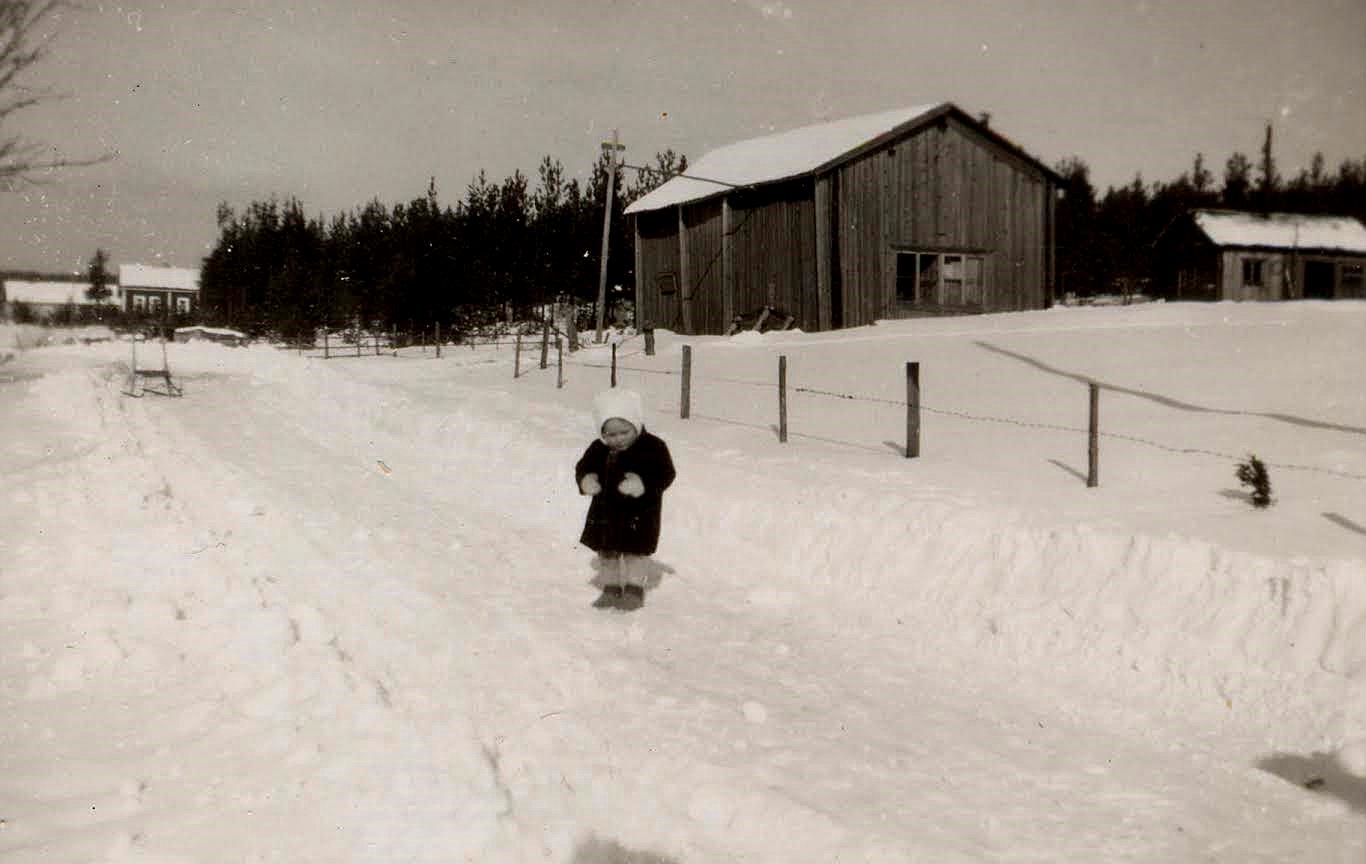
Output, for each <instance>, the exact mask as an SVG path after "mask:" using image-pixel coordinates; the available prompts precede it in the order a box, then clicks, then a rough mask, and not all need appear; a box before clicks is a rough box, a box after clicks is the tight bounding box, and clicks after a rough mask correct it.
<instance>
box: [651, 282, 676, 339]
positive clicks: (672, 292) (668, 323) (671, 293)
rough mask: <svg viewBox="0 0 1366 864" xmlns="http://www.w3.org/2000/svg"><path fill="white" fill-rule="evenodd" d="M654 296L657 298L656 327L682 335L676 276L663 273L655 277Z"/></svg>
mask: <svg viewBox="0 0 1366 864" xmlns="http://www.w3.org/2000/svg"><path fill="white" fill-rule="evenodd" d="M655 296H657V297H658V298H659V309H658V316H659V317H658V318H657V319H656V323H657V324H658V326H660V327H663V328H664V329H665V330H672V331H674V332H675V333H682V332H683V318H682V311H681V307H680V306H679V302H678V299H679V298H678V275H677V274H675V273H672V272H665V273H660V274H659V275H658V276H657V277H655Z"/></svg>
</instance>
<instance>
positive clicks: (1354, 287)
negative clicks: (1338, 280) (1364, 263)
mask: <svg viewBox="0 0 1366 864" xmlns="http://www.w3.org/2000/svg"><path fill="white" fill-rule="evenodd" d="M1342 293H1343V296H1345V297H1360V296H1362V295H1361V265H1360V264H1343V265H1342Z"/></svg>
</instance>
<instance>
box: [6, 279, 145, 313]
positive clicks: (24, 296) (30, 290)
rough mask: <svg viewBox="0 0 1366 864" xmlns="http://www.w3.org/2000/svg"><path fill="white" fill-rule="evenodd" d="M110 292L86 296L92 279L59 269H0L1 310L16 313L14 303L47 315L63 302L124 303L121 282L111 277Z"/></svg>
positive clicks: (89, 304) (80, 303)
mask: <svg viewBox="0 0 1366 864" xmlns="http://www.w3.org/2000/svg"><path fill="white" fill-rule="evenodd" d="M106 287H108V288H109V296H108V297H106V298H105V299H104V300H102V301H100V303H98V304H97V303H96V302H95V301H94V300H91V299H90V298H89V297H87V296H86V291H88V290H89V289H90V280H88V279H86V278H85V276H83V275H82V276H75V275H64V274H60V273H30V272H17V271H15V272H4V273H0V311H4V312H6V313H8V314H10V315H12V314H13V311H14V306H13V304H15V303H22V304H24V305H26V306H28V307H29V308H30V309H31V310H32V311H33V313H34V314H35V315H37V316H38V317H40V318H46V317H48V316H50V315H52V314H53V313H55V312H56V311H57V310H59V309H61V308H62V307H64V306H96V305H103V306H118V305H122V299H123V298H122V297H121V296H120V293H119V286H118V285H117V284H115V283H114V281H113V280H112V279H111V280H110V283H109V285H108V286H106Z"/></svg>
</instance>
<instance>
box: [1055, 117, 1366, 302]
mask: <svg viewBox="0 0 1366 864" xmlns="http://www.w3.org/2000/svg"><path fill="white" fill-rule="evenodd" d="M1324 161H1325V160H1324V157H1323V154H1321V153H1319V154H1316V155H1315V156H1314V158H1313V161H1312V163H1311V165H1310V166H1309V167H1308V168H1304V169H1300V170H1299V172H1298V173H1297V174H1295V175H1294V176H1293V177H1291V178H1289V179H1286V178H1285V177H1284V176H1283V175H1282V174H1281V172H1280V169H1279V168H1278V167H1277V165H1276V160H1275V157H1274V155H1273V152H1272V143H1271V130H1270V129H1269V128H1268V129H1267V133H1266V139H1265V141H1264V143H1263V145H1262V150H1261V158H1260V160H1259V161H1258V162H1257V163H1256V164H1254V163H1253V162H1252V160H1250V159H1249V158H1248V157H1247V156H1246V154H1243V153H1241V152H1236V153H1234V154H1233V155H1232V156H1230V157H1229V158H1228V161H1227V162H1225V163H1224V172H1223V177H1222V182H1218V183H1216V180H1215V176H1214V174H1213V172H1212V171H1210V170H1209V169H1208V168H1207V167H1206V165H1205V159H1204V156H1203V154H1196V157H1195V162H1194V164H1193V165H1192V166H1191V169H1190V170H1189V171H1186V172H1184V173H1182V174H1181V176H1180V177H1177V178H1176V179H1175V180H1173V181H1170V182H1166V183H1162V182H1159V183H1153V184H1151V185H1149V184H1146V183H1144V181H1143V178H1142V177H1141V176H1136V177H1135V178H1134V179H1133V181H1132V182H1131V183H1129V184H1128V185H1126V186H1121V187H1118V188H1115V187H1111V188H1109V189H1107V190H1106V192H1105V194H1104V195H1103V196H1100V197H1099V199H1098V198H1097V195H1096V190H1095V189H1094V188H1093V187H1092V185H1091V181H1090V176H1089V173H1090V172H1089V169H1088V167H1087V165H1086V163H1085V162H1083V161H1082V160H1081V159H1078V158H1076V157H1073V158H1070V159H1066V160H1063V161H1062V162H1060V163H1059V164H1058V165H1057V166H1055V170H1056V171H1057V172H1058V173H1059V174H1060V175H1062V177H1063V184H1062V186H1063V190H1064V195H1063V198H1062V200H1061V201H1059V202H1058V209H1057V217H1058V238H1057V282H1058V284H1057V286H1056V292H1057V294H1058V295H1059V296H1061V295H1062V294H1064V293H1068V292H1070V293H1075V294H1077V295H1078V296H1090V295H1093V294H1099V293H1109V292H1115V291H1125V292H1128V291H1148V292H1151V293H1157V294H1159V295H1160V294H1162V293H1163V290H1164V286H1162V285H1158V284H1154V283H1152V281H1151V280H1152V277H1153V274H1154V271H1155V269H1156V267H1157V265H1158V262H1157V261H1156V257H1155V256H1156V249H1155V248H1154V244H1155V242H1156V241H1157V239H1158V237H1159V236H1160V235H1161V234H1162V232H1163V231H1164V230H1165V229H1166V228H1167V227H1168V226H1169V225H1171V224H1172V222H1173V220H1175V219H1176V218H1177V217H1179V216H1181V215H1182V214H1184V213H1186V212H1188V211H1190V210H1192V209H1196V208H1209V207H1219V208H1226V209H1231V210H1248V211H1255V212H1282V213H1311V214H1333V215H1339V216H1354V217H1356V218H1357V219H1360V220H1362V221H1363V222H1366V157H1364V158H1362V159H1361V160H1360V161H1358V160H1353V159H1348V160H1346V161H1344V162H1342V164H1341V165H1339V166H1338V169H1337V171H1336V173H1333V172H1330V171H1328V170H1327V169H1326V167H1325V164H1324Z"/></svg>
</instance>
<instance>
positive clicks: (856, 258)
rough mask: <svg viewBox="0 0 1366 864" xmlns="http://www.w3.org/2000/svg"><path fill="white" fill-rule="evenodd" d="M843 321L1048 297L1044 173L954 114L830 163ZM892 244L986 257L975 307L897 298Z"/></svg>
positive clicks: (1013, 306)
mask: <svg viewBox="0 0 1366 864" xmlns="http://www.w3.org/2000/svg"><path fill="white" fill-rule="evenodd" d="M835 171H836V173H838V175H839V177H838V181H839V182H838V183H837V184H835V185H836V187H837V188H838V202H837V208H836V209H837V210H838V211H839V213H840V214H841V218H840V224H839V225H838V226H837V228H836V230H835V232H834V233H835V242H837V243H838V244H839V250H838V254H839V260H840V277H841V279H842V283H843V284H842V287H843V298H844V304H843V313H844V324H845V326H857V325H859V324H868V323H871V322H872V321H874V320H877V319H878V318H895V317H902V316H906V315H916V314H926V313H933V312H936V311H1006V310H1019V309H1038V308H1043V307H1044V306H1045V305H1046V304H1047V300H1048V297H1047V291H1048V285H1047V276H1048V274H1047V264H1048V258H1047V239H1048V238H1047V230H1048V223H1047V212H1048V211H1047V207H1048V203H1049V202H1048V197H1047V196H1048V195H1049V194H1051V188H1050V183H1049V182H1048V180H1047V178H1046V177H1045V176H1044V174H1043V173H1042V172H1040V171H1039V170H1038V169H1037V168H1035V167H1033V166H1031V165H1029V164H1027V163H1025V162H1024V161H1023V160H1020V159H1018V158H1016V157H1015V156H1013V155H1012V154H1010V153H1007V152H1004V151H1002V150H1001V149H1000V148H999V147H996V146H994V145H993V144H992V142H991V141H990V140H988V139H987V138H985V137H984V136H982V135H979V134H977V133H976V132H974V131H973V130H972V129H971V128H969V127H967V126H965V125H963V124H961V123H959V122H958V121H956V120H955V119H953V118H946V119H945V121H944V122H942V123H936V124H932V125H930V126H928V127H924V128H922V129H919V130H917V131H915V132H913V133H912V134H910V135H909V136H907V137H905V138H903V139H901V140H900V141H896V142H893V143H891V144H888V145H886V146H884V147H882V148H880V149H878V150H876V151H873V152H871V153H868V154H866V155H864V156H862V157H860V158H858V159H855V160H853V161H851V162H849V163H846V164H845V165H842V166H840V167H839V168H836V169H835ZM898 251H930V252H933V251H943V252H963V253H971V254H979V255H983V256H984V257H985V259H986V260H985V262H984V264H985V277H984V278H985V284H984V285H983V302H982V304H981V306H980V307H979V308H977V309H975V310H968V309H953V310H937V309H934V308H928V307H926V306H923V305H922V306H916V305H912V304H905V303H899V302H898V301H897V297H896V254H897V252H898Z"/></svg>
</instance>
